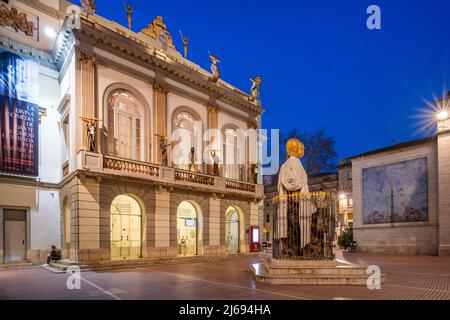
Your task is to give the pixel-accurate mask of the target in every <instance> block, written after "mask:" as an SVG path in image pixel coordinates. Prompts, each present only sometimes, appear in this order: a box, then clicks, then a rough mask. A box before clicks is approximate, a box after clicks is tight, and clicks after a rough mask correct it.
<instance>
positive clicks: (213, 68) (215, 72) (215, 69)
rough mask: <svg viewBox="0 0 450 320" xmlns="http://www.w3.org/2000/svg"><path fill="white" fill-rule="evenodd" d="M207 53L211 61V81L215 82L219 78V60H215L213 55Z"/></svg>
mask: <svg viewBox="0 0 450 320" xmlns="http://www.w3.org/2000/svg"><path fill="white" fill-rule="evenodd" d="M208 53H209V58H210V59H211V73H212V79H211V80H212V81H213V82H217V81H218V80H219V78H220V69H219V66H218V65H217V62H220V59H219V58H217V57H216V56H215V55H213V54H211V52H208Z"/></svg>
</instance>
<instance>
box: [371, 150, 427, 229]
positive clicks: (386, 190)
mask: <svg viewBox="0 0 450 320" xmlns="http://www.w3.org/2000/svg"><path fill="white" fill-rule="evenodd" d="M427 220H428V175H427V158H426V157H423V158H417V159H413V160H407V161H401V162H396V163H391V164H386V165H382V166H377V167H372V168H367V169H364V170H363V221H364V223H365V224H378V223H394V222H416V221H427Z"/></svg>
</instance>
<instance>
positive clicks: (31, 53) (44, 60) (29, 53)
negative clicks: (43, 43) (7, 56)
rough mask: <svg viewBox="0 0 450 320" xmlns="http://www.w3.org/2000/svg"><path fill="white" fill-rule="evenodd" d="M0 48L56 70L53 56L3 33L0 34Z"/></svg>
mask: <svg viewBox="0 0 450 320" xmlns="http://www.w3.org/2000/svg"><path fill="white" fill-rule="evenodd" d="M0 48H3V49H5V50H8V51H11V52H13V53H16V54H18V55H20V56H24V57H27V58H29V59H31V60H33V61H35V62H36V63H38V64H40V65H43V66H45V67H47V68H49V69H52V70H58V68H57V66H56V64H55V63H54V61H53V56H52V55H51V54H49V53H47V52H45V51H42V50H39V49H36V48H33V47H31V46H29V45H26V44H24V43H22V42H19V41H16V40H13V39H11V38H8V37H6V36H4V35H0Z"/></svg>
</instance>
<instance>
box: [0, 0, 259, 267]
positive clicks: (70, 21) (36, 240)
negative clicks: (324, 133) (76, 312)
mask: <svg viewBox="0 0 450 320" xmlns="http://www.w3.org/2000/svg"><path fill="white" fill-rule="evenodd" d="M1 5H2V8H4V9H2V12H6V11H5V10H11V8H14V10H17V11H18V12H22V13H25V14H26V16H25V17H26V19H28V21H29V22H32V23H33V28H31V27H30V28H29V29H26V28H25V29H24V31H23V30H20V29H19V30H15V29H14V27H13V26H8V25H5V26H2V27H0V31H1V33H0V48H1V49H0V50H1V52H7V53H8V54H14V55H17V56H18V57H20V58H21V59H25V60H27V61H28V60H29V61H32V62H33V63H34V65H35V66H36V71H35V73H34V74H33V75H34V77H35V79H38V81H35V82H34V84H35V85H37V86H38V89H37V90H38V91H37V92H38V93H37V94H35V95H34V96H33V97H32V99H29V100H30V101H28V100H27V101H26V103H28V105H29V106H32V103H34V104H35V109H33V110H34V112H35V113H36V115H39V120H38V121H37V122H38V123H37V124H36V127H37V129H36V132H37V135H38V138H39V139H36V141H38V143H37V146H36V148H35V149H33V150H34V151H35V155H36V157H37V159H36V160H37V170H38V171H37V175H33V174H29V173H24V171H20V169H18V170H19V171H17V172H8V170H7V167H8V165H7V163H6V162H3V165H2V170H1V171H2V172H1V173H0V221H1V223H2V225H1V228H0V229H1V230H2V233H3V237H0V239H6V240H5V241H3V240H0V241H2V243H1V245H0V250H1V249H3V252H2V254H1V256H2V258H3V260H0V261H3V262H13V261H23V260H28V261H33V262H37V261H39V262H40V261H43V260H44V258H45V257H46V255H47V252H48V249H49V247H50V245H51V244H56V245H57V246H58V247H61V248H62V251H63V255H64V257H65V258H70V259H71V260H76V261H100V260H115V259H117V260H123V259H140V258H174V257H178V256H189V255H216V254H235V253H245V252H248V251H249V247H250V246H249V244H250V239H249V234H248V230H250V229H251V227H253V226H259V225H260V220H261V217H262V206H261V205H260V202H261V199H262V197H263V186H262V184H261V182H262V181H261V177H260V170H258V168H259V163H258V157H259V152H260V150H258V147H257V140H256V139H257V136H256V134H254V133H253V132H254V131H255V130H256V129H258V128H260V126H261V114H262V112H263V109H262V107H261V102H260V101H259V95H258V97H257V98H255V96H252V95H249V94H247V93H245V92H243V91H241V90H239V89H237V88H235V87H233V86H231V85H230V84H228V83H226V82H225V81H223V80H222V79H216V78H215V76H213V75H211V73H209V72H207V71H205V70H204V69H202V68H201V67H200V66H198V65H196V64H194V63H192V62H191V61H189V60H187V59H185V58H183V57H182V55H181V54H180V53H179V52H178V51H177V50H176V48H175V45H174V44H173V41H172V37H171V36H170V33H169V31H168V29H167V27H166V25H165V24H164V22H163V20H162V18H161V17H156V18H155V19H154V20H153V22H152V23H150V24H149V26H148V27H147V28H146V29H144V30H142V31H141V32H133V31H131V30H129V29H127V28H125V27H123V26H121V25H118V24H117V23H114V22H112V21H109V20H107V19H104V18H102V17H100V16H97V15H89V16H88V17H87V15H86V14H85V13H83V11H82V10H80V8H79V7H78V6H74V5H72V4H71V3H69V2H66V1H62V0H61V1H58V0H46V1H18V0H16V1H12V0H10V1H9V3H2V4H1ZM55 9H56V10H55ZM0 18H1V17H0ZM22 18H23V16H22ZM28 26H30V24H28ZM30 30H31V31H30ZM31 84H33V82H32V81H30V85H31ZM28 90H31V89H28ZM30 108H31V107H30ZM2 119H3V120H4V121H3V122H5V123H6V122H8V121H7V120H5V119H6V118H2ZM36 119H37V118H36ZM209 129H213V130H216V131H218V132H220V133H221V134H222V135H221V136H212V137H210V136H207V137H206V138H205V133H206V132H207V131H208V130H209ZM242 132H245V133H246V134H247V135H245V136H242ZM15 137H16V138H17V136H15ZM8 150H9V149H8ZM20 161H23V160H20ZM21 163H22V162H21ZM12 230H13V231H14V230H16V231H14V232H12ZM17 230H20V232H19V233H18V232H17ZM11 233H14V234H20V236H18V237H17V236H11ZM5 236H6V238H5Z"/></svg>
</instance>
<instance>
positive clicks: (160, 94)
mask: <svg viewBox="0 0 450 320" xmlns="http://www.w3.org/2000/svg"><path fill="white" fill-rule="evenodd" d="M153 91H154V94H153V96H154V111H155V116H154V118H155V120H154V121H155V133H156V134H157V135H159V136H161V137H166V136H167V94H168V92H169V91H168V89H167V88H166V87H165V86H164V85H163V84H161V83H159V82H155V83H154V84H153ZM153 146H155V152H153V155H154V156H153V157H154V162H156V163H158V164H162V155H161V151H160V149H159V137H158V136H156V135H154V136H153Z"/></svg>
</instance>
